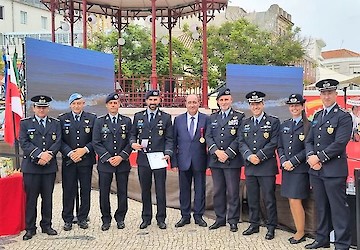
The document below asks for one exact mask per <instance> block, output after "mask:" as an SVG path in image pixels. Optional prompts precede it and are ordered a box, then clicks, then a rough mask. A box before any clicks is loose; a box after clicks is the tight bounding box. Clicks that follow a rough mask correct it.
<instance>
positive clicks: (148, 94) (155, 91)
mask: <svg viewBox="0 0 360 250" xmlns="http://www.w3.org/2000/svg"><path fill="white" fill-rule="evenodd" d="M150 96H160V91H159V90H157V89H154V90H150V91H148V92H147V93H146V95H145V99H148V98H149V97H150Z"/></svg>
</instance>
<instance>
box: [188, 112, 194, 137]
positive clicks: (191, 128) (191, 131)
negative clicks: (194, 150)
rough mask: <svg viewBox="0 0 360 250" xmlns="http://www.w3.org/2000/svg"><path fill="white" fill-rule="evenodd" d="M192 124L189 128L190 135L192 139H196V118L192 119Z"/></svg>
mask: <svg viewBox="0 0 360 250" xmlns="http://www.w3.org/2000/svg"><path fill="white" fill-rule="evenodd" d="M190 119H191V122H190V127H189V134H190V137H191V139H193V138H194V132H195V121H194V120H195V117H193V116H192V117H191V118H190Z"/></svg>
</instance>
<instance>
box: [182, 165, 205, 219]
mask: <svg viewBox="0 0 360 250" xmlns="http://www.w3.org/2000/svg"><path fill="white" fill-rule="evenodd" d="M193 179H194V209H193V211H194V218H195V219H197V218H200V217H202V216H203V214H204V212H205V185H206V174H205V171H194V170H193V169H192V166H190V168H189V169H188V170H186V171H182V170H179V188H180V210H181V216H182V217H183V218H190V214H191V184H192V181H193Z"/></svg>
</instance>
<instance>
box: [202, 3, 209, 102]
mask: <svg viewBox="0 0 360 250" xmlns="http://www.w3.org/2000/svg"><path fill="white" fill-rule="evenodd" d="M201 8H202V14H203V20H202V29H203V35H202V39H203V48H202V49H203V76H202V96H203V99H202V104H203V107H204V108H208V71H207V67H208V62H207V56H208V54H207V0H202V6H201Z"/></svg>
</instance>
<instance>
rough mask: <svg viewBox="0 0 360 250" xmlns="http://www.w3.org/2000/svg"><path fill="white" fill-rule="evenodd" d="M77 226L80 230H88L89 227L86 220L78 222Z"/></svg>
mask: <svg viewBox="0 0 360 250" xmlns="http://www.w3.org/2000/svg"><path fill="white" fill-rule="evenodd" d="M78 225H79V227H80V228H81V229H88V228H89V225H88V223H87V221H86V220H81V221H79V222H78Z"/></svg>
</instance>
